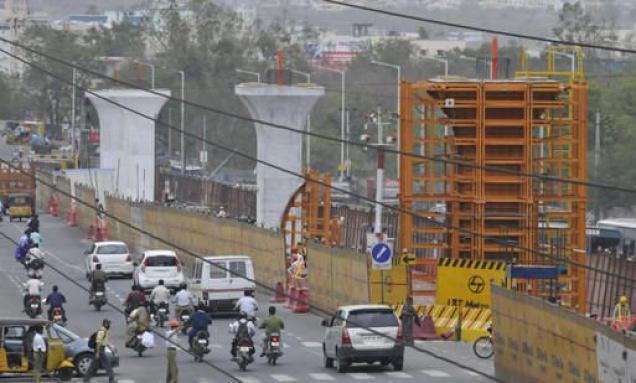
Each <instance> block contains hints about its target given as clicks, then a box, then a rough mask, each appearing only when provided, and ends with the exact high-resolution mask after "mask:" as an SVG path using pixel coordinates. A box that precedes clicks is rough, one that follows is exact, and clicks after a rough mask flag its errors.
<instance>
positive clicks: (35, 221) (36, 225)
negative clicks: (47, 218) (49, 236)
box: [27, 214, 40, 233]
mask: <svg viewBox="0 0 636 383" xmlns="http://www.w3.org/2000/svg"><path fill="white" fill-rule="evenodd" d="M27 227H28V228H29V230H30V231H32V232H33V231H37V232H38V233H39V232H40V219H39V218H38V215H37V214H33V216H31V218H29V221H28V222H27Z"/></svg>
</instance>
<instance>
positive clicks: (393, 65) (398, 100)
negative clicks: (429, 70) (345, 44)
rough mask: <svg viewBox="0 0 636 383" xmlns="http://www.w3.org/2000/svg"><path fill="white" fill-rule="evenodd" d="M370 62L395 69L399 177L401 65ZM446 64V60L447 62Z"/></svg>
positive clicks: (398, 176) (398, 175) (398, 169)
mask: <svg viewBox="0 0 636 383" xmlns="http://www.w3.org/2000/svg"><path fill="white" fill-rule="evenodd" d="M371 63H372V64H375V65H380V66H383V67H387V68H393V69H395V70H396V71H397V111H396V114H397V116H398V119H397V147H398V154H397V160H396V162H397V178H398V179H399V178H400V153H399V150H400V137H401V135H402V132H401V127H402V118H401V117H402V116H401V115H400V113H402V92H401V91H400V82H401V81H402V67H401V66H400V65H395V64H389V63H386V62H382V61H371ZM447 64H448V62H447Z"/></svg>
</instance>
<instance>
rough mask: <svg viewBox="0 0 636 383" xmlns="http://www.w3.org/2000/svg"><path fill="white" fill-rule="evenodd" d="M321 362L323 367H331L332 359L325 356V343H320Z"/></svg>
mask: <svg viewBox="0 0 636 383" xmlns="http://www.w3.org/2000/svg"><path fill="white" fill-rule="evenodd" d="M322 363H323V366H325V368H333V359H332V358H330V357H328V356H327V351H326V348H325V344H324V343H323V344H322Z"/></svg>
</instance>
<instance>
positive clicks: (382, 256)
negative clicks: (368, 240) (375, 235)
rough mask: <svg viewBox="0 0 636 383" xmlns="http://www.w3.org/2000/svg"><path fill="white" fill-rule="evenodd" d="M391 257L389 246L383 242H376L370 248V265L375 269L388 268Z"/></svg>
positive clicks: (391, 252) (390, 264)
mask: <svg viewBox="0 0 636 383" xmlns="http://www.w3.org/2000/svg"><path fill="white" fill-rule="evenodd" d="M392 258H393V251H392V250H391V246H389V245H388V244H386V243H384V242H378V243H376V244H375V246H373V248H371V260H372V266H373V268H374V269H376V270H390V269H391V266H392V262H391V261H392Z"/></svg>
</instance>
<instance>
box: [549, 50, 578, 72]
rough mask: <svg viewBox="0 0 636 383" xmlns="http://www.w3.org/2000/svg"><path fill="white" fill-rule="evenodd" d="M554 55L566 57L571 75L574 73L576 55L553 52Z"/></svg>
mask: <svg viewBox="0 0 636 383" xmlns="http://www.w3.org/2000/svg"><path fill="white" fill-rule="evenodd" d="M554 54H555V55H557V56H562V57H567V58H569V59H570V71H571V72H572V73H574V72H576V55H574V54H572V53H565V52H559V51H557V50H554Z"/></svg>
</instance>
